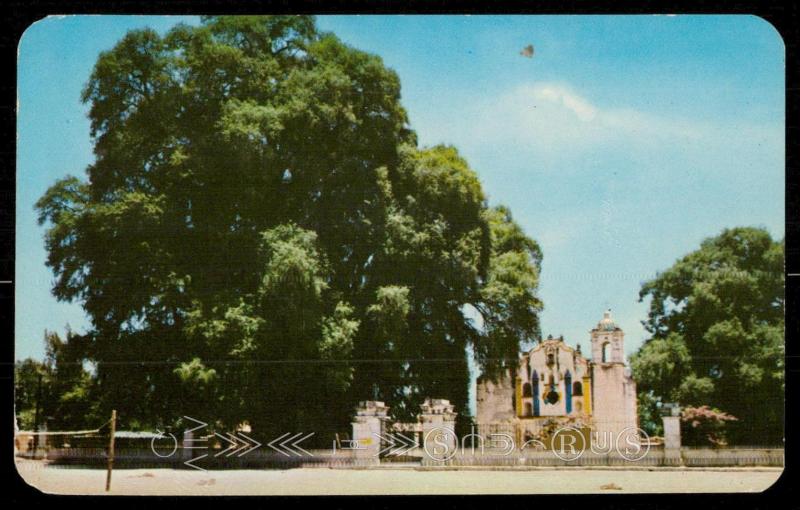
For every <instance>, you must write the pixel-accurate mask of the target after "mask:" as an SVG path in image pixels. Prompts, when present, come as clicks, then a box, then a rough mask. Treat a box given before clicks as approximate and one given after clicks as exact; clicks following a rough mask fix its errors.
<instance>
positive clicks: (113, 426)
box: [106, 409, 117, 492]
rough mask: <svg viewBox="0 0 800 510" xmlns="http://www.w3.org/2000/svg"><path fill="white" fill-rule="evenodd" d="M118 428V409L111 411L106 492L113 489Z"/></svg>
mask: <svg viewBox="0 0 800 510" xmlns="http://www.w3.org/2000/svg"><path fill="white" fill-rule="evenodd" d="M116 430H117V410H116V409H114V410H113V411H111V434H110V435H109V438H108V472H107V473H106V492H108V491H109V490H111V470H112V469H113V467H114V432H116Z"/></svg>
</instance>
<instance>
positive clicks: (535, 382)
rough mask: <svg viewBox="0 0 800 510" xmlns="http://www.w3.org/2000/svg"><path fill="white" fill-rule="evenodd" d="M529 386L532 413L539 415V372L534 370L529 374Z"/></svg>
mask: <svg viewBox="0 0 800 510" xmlns="http://www.w3.org/2000/svg"><path fill="white" fill-rule="evenodd" d="M531 388H532V390H533V392H532V393H533V396H532V400H533V415H534V416H539V373H538V372H537V371H536V370H534V371H533V375H531Z"/></svg>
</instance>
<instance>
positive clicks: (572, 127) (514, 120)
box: [422, 83, 783, 163]
mask: <svg viewBox="0 0 800 510" xmlns="http://www.w3.org/2000/svg"><path fill="white" fill-rule="evenodd" d="M427 120H428V121H429V124H430V125H429V126H428V128H429V129H430V132H431V134H433V133H436V138H435V139H432V140H430V141H432V142H433V143H437V142H439V141H445V142H448V143H454V144H455V145H456V146H458V147H462V148H469V147H471V148H475V149H479V148H482V149H480V150H484V151H490V152H493V153H494V154H496V155H497V156H498V157H507V156H509V154H516V155H519V154H529V155H531V156H532V157H535V158H536V159H537V160H538V161H540V162H541V163H548V162H556V161H563V160H564V158H565V157H567V158H569V157H578V158H582V157H584V156H585V155H586V154H589V153H592V152H594V153H595V154H596V153H597V151H602V152H604V153H610V152H616V153H620V154H624V153H631V152H632V151H636V150H639V151H642V152H640V154H646V155H648V158H650V157H651V156H653V155H654V154H656V153H659V154H662V155H664V154H666V153H667V152H668V153H671V154H675V153H676V151H677V152H680V153H687V154H688V153H692V154H696V155H697V154H703V155H704V156H708V153H709V151H716V152H715V153H717V154H720V155H724V154H727V155H728V157H730V154H731V150H734V151H740V150H750V149H753V148H756V147H758V148H759V150H764V149H765V148H766V147H769V150H773V149H775V150H780V147H781V146H782V145H783V135H782V127H781V126H757V125H749V124H744V123H741V124H737V125H732V124H727V125H719V124H715V123H714V122H711V121H709V120H707V119H692V118H680V117H668V116H665V115H659V114H654V113H650V112H645V111H641V110H637V109H633V108H608V107H604V106H602V105H600V104H597V103H595V102H593V101H592V100H591V99H589V98H587V97H585V96H584V95H582V94H580V93H578V92H576V91H575V90H574V89H573V88H572V87H570V86H569V85H566V84H562V83H529V84H523V85H520V86H517V87H515V88H513V89H510V90H508V91H507V92H506V93H503V94H500V95H498V96H495V97H487V98H485V99H483V100H479V101H477V102H475V103H473V104H467V105H463V106H462V107H461V108H460V109H459V110H457V111H454V112H453V118H439V119H427ZM422 134H423V135H424V134H425V133H422ZM424 138H427V137H424V136H423V139H424ZM439 138H441V140H439ZM467 150H469V149H467ZM665 151H667V152H665ZM721 157H722V156H721Z"/></svg>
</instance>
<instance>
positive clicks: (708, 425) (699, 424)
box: [681, 406, 738, 447]
mask: <svg viewBox="0 0 800 510" xmlns="http://www.w3.org/2000/svg"><path fill="white" fill-rule="evenodd" d="M737 419H738V418H736V417H735V416H732V415H730V414H727V413H724V412H722V411H720V410H719V409H716V408H712V407H709V406H700V407H686V408H684V409H683V412H682V413H681V423H682V425H683V426H682V429H683V438H684V444H686V445H688V446H706V445H708V444H711V446H714V447H720V446H726V445H727V444H728V442H727V440H726V438H725V424H726V423H727V422H729V421H736V420H737Z"/></svg>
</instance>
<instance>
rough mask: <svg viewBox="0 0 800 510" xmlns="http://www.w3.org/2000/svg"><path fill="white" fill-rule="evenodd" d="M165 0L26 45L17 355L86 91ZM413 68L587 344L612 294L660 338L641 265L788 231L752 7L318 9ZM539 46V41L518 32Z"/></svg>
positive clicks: (402, 66)
mask: <svg viewBox="0 0 800 510" xmlns="http://www.w3.org/2000/svg"><path fill="white" fill-rule="evenodd" d="M179 21H184V22H188V23H192V24H194V23H198V20H197V19H196V18H191V17H190V18H182V17H168V16H158V17H156V16H153V17H151V16H71V17H49V18H46V19H44V20H42V21H40V22H38V23H36V24H34V25H33V26H31V27H30V28H29V29H28V30H27V31H26V32H25V34H24V36H23V38H22V40H21V42H20V45H19V62H18V70H19V75H18V76H19V78H18V83H19V92H18V107H19V115H18V124H17V125H18V159H17V163H18V164H17V248H16V249H17V253H16V256H17V266H16V324H15V337H16V339H15V340H16V357H17V358H18V359H22V358H25V357H28V356H33V357H37V358H38V357H41V356H42V354H43V340H42V334H43V332H44V330H45V329H49V330H56V331H60V332H61V331H63V330H64V328H65V326H66V325H67V324H69V325H70V326H71V327H72V328H73V329H76V330H79V331H80V330H83V328H85V327H86V326H87V320H86V318H85V316H84V314H83V312H82V309H81V307H80V305H79V304H70V303H58V302H57V301H56V300H55V298H53V297H52V295H51V294H50V283H51V281H52V274H51V273H50V271H49V269H47V268H46V267H45V265H44V261H45V257H46V253H45V250H44V244H43V237H42V236H43V233H44V229H43V228H41V227H39V226H38V225H37V224H36V217H35V213H34V210H33V204H34V203H35V201H36V200H37V199H38V198H39V197H40V196H41V195H42V194H43V193H44V191H45V190H46V189H47V187H48V186H49V185H50V184H52V183H53V182H54V181H55V180H56V179H57V178H59V177H62V176H64V175H66V174H74V175H83V173H84V170H85V168H86V165H87V164H89V163H90V162H91V161H92V158H93V155H92V151H91V149H92V146H91V140H90V138H89V123H88V120H87V119H86V111H87V107H86V106H85V105H83V104H81V103H80V99H79V98H80V92H81V89H82V87H83V85H84V84H85V83H86V80H87V79H88V77H89V74H90V73H91V69H92V66H93V64H94V62H95V60H96V58H97V56H98V54H99V52H100V51H103V50H106V49H109V48H111V47H112V46H113V45H114V44H115V42H116V41H117V40H119V39H120V38H121V37H122V36H123V35H124V34H125V32H126V31H127V30H130V29H133V28H140V27H146V26H149V27H151V28H154V29H156V30H159V31H162V32H163V31H166V30H168V29H169V28H170V27H171V26H173V25H174V24H176V23H177V22H179ZM318 25H319V26H320V27H321V28H322V29H323V30H330V31H334V32H335V33H336V34H337V35H339V37H340V38H342V39H343V40H344V41H345V42H347V43H349V44H351V45H353V46H355V47H357V48H359V49H362V50H365V51H369V52H372V53H376V54H378V55H380V56H381V57H382V58H383V60H384V62H385V64H386V65H387V66H389V67H391V68H393V69H394V70H395V71H397V73H398V74H399V76H400V79H401V81H402V86H403V104H404V105H405V107H406V109H407V110H408V112H409V115H410V118H411V124H412V126H413V127H414V128H415V129H416V131H417V133H418V134H419V139H420V142H421V143H422V144H423V145H432V144H436V143H448V144H452V145H455V146H456V147H457V148H458V149H459V150H460V151H461V153H462V154H463V155H464V156H465V157H466V158H467V160H468V161H469V163H470V165H471V166H472V167H473V168H474V169H475V170H476V171H477V172H478V174H479V176H480V178H481V180H482V182H483V184H484V188H485V190H486V192H487V194H488V196H489V201H490V203H491V204H500V203H503V204H506V205H508V206H509V207H510V208H511V210H512V212H513V214H514V217H515V218H516V219H517V220H518V221H519V222H520V223H521V224H522V226H523V227H524V228H525V230H526V232H527V233H528V234H529V235H531V236H532V237H534V238H535V239H536V240H537V241H538V242H539V243H540V244H541V246H542V249H543V252H544V262H543V268H542V279H541V287H540V295H541V297H542V299H543V301H544V305H545V309H544V312H543V313H542V324H543V333H544V334H545V335H547V334H553V335H561V334H563V335H564V336H565V339H566V341H567V342H568V343H569V344H571V345H575V344H576V343H578V342H580V343H581V344H582V346H583V348H584V351H588V349H587V348H588V347H589V341H588V338H589V335H588V330H589V329H591V327H593V326H594V324H596V323H597V321H598V320H599V319H600V318H601V317H602V312H603V310H604V309H605V308H608V307H610V308H611V309H612V310H613V313H614V317H615V318H616V319H617V322H618V323H619V324H620V326H621V327H622V328H623V329H624V330H625V332H626V352H627V353H628V354H630V353H631V352H633V351H635V349H636V348H638V346H639V345H641V342H642V341H643V340H644V339H645V338H646V335H645V332H644V330H643V329H642V327H641V324H640V321H641V320H642V319H644V318H645V316H646V312H647V308H646V304H645V303H639V302H638V291H639V288H640V286H641V283H642V282H643V281H645V280H647V279H649V278H651V277H652V276H654V275H655V273H656V271H659V270H663V269H666V268H667V267H669V266H670V265H671V264H672V263H674V262H675V261H676V260H677V259H678V258H679V257H681V256H682V255H684V254H686V253H688V252H689V251H691V250H693V249H695V248H696V247H697V246H698V245H699V243H700V242H701V241H702V239H704V238H706V237H708V236H711V235H715V234H717V233H719V232H720V231H721V230H722V229H723V228H725V227H732V226H739V225H750V226H763V227H766V228H767V229H768V230H769V231H770V232H771V233H772V235H773V236H774V237H776V238H782V237H783V235H784V65H785V61H784V46H783V42H782V40H781V38H780V36H779V35H778V33H777V32H776V31H775V30H774V29H773V28H772V26H770V25H769V24H768V23H767V22H766V21H764V20H762V19H760V18H757V17H751V16H625V17H623V16H560V17H559V16H460V15H459V16H429V17H420V16H410V15H409V16H321V17H319V18H318ZM527 44H533V45H534V47H535V53H534V57H533V58H532V59H528V58H525V57H523V56H521V55H520V53H519V52H520V50H521V49H522V47H524V46H526V45H527Z"/></svg>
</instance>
